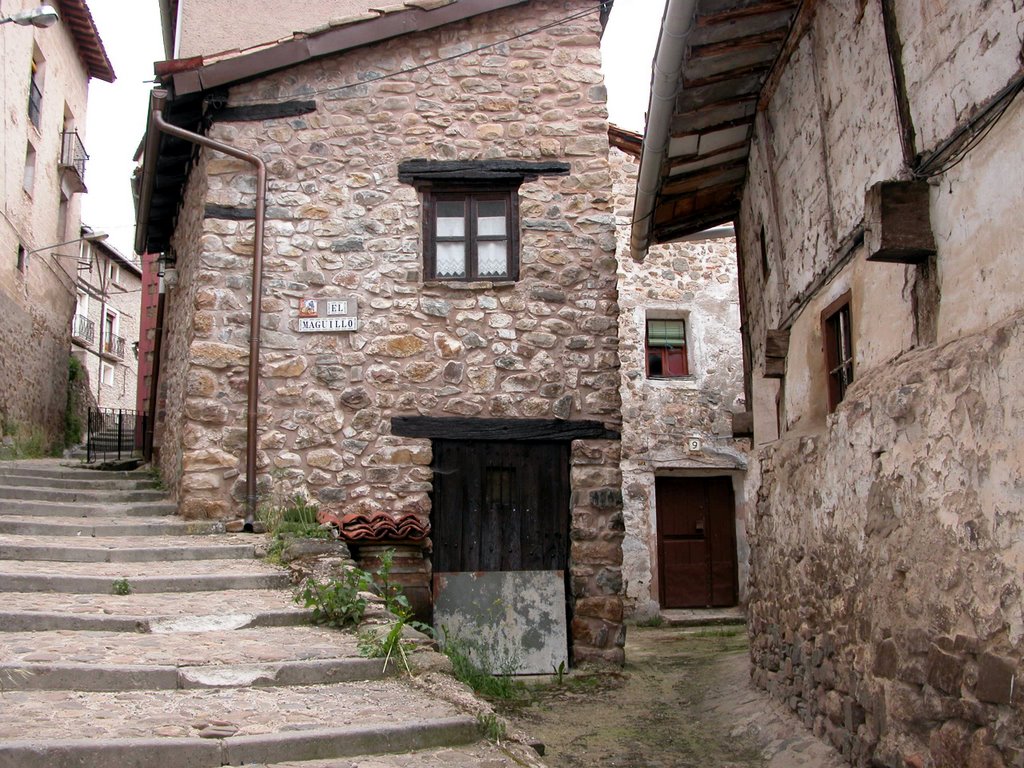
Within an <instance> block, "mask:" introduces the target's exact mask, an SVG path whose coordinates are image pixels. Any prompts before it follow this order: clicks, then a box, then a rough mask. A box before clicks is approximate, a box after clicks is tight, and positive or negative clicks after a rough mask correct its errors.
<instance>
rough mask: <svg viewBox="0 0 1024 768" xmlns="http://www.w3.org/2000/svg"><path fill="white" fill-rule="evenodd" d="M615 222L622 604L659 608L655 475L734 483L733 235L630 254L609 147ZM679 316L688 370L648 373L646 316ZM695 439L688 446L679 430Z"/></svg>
mask: <svg viewBox="0 0 1024 768" xmlns="http://www.w3.org/2000/svg"><path fill="white" fill-rule="evenodd" d="M611 157H612V169H613V174H614V177H615V185H614V191H615V215H616V220H617V222H618V226H619V244H618V262H619V272H618V274H619V307H620V314H619V356H620V358H621V361H622V369H621V373H622V376H621V382H622V383H621V387H620V395H621V397H622V415H623V425H622V476H623V484H622V488H623V514H624V518H625V540H624V542H623V558H624V563H623V577H624V580H625V594H626V612H627V614H629V615H632V616H635V617H636V618H638V619H644V618H648V617H650V616H652V615H655V614H656V613H657V612H658V595H659V587H658V576H657V574H658V564H657V543H658V535H657V514H656V499H655V493H654V485H655V478H656V476H657V475H658V474H665V473H676V474H678V473H680V472H691V473H700V474H714V473H716V472H717V473H720V474H729V475H733V476H734V477H736V479H737V482H736V488H737V490H739V491H740V494H739V495H738V497H737V507H738V509H739V510H742V509H743V499H742V488H743V483H742V477H743V470H745V468H746V456H745V452H746V451H747V450H749V447H750V446H749V441H748V440H734V439H733V438H732V419H731V416H730V414H731V412H734V411H744V410H746V401H745V397H744V394H743V353H742V346H741V340H740V332H739V293H738V287H737V281H736V273H737V264H736V243H735V239H734V238H731V237H729V238H721V239H716V240H694V241H691V242H683V243H672V244H668V245H655V246H652V247H651V248H650V250H649V251H648V253H647V256H646V257H645V258H644V260H643V262H639V263H638V262H636V261H634V260H633V259H632V257H631V256H630V249H629V232H630V221H631V219H632V212H633V196H634V194H635V190H636V172H637V163H636V160H635V159H634V158H632V157H631V156H630V155H628V154H627V153H625V152H622V151H621V150H619V149H612V154H611ZM648 316H651V317H679V318H685V320H686V331H687V343H688V358H689V371H690V374H691V375H690V376H687V377H685V378H681V379H664V380H655V379H649V378H647V375H646V366H645V354H644V353H645V338H646V336H645V334H646V321H647V317H648ZM691 437H697V438H700V440H701V450H699V451H692V452H691V451H689V450H688V449H687V443H686V441H687V438H691ZM743 529H744V523H743V513H742V511H741V512H740V514H739V519H738V520H737V536H738V544H739V561H740V564H741V565H740V571H741V573H740V585H741V593H742V591H743V589H744V587H745V583H746V578H745V574H746V560H747V557H746V552H747V547H746V540H745V536H744V530H743Z"/></svg>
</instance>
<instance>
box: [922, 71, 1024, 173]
mask: <svg viewBox="0 0 1024 768" xmlns="http://www.w3.org/2000/svg"><path fill="white" fill-rule="evenodd" d="M1022 90H1024V76H1018V77H1017V78H1016V79H1015V80H1014V81H1011V82H1010V83H1009V84H1008V85H1007V86H1006V87H1005V88H1003V91H1002V92H1001V93H999V94H997V95H996V97H995V98H994V99H993V100H992V101H991V102H990V103H989V104H988V106H987V107H985V109H984V110H982V112H981V113H980V114H978V115H977V116H976V117H975V118H974V119H973V120H971V121H970V122H969V123H968V124H967V125H966V126H965V130H964V131H963V132H962V133H958V134H955V135H954V136H951V137H950V138H949V139H947V140H946V142H944V143H943V144H942V145H941V146H940V147H938V149H936V150H935V152H933V153H932V154H931V155H930V156H929V157H928V159H927V160H925V161H923V162H920V163H918V165H917V167H916V168H913V169H912V170H911V175H912V176H913V177H914V178H915V179H931V178H934V177H935V176H941V175H942V174H944V173H948V172H949V171H951V170H952V169H953V168H955V167H956V166H958V165H959V164H960V163H962V162H963V161H964V160H965V159H966V158H967V156H968V155H969V154H970V153H971V151H972V150H973V149H974V148H975V147H977V146H978V145H979V144H980V143H981V142H982V141H984V140H985V137H986V136H988V134H989V133H991V131H992V129H993V128H995V126H996V124H997V123H998V122H999V121H1000V120H1001V119H1002V117H1003V115H1005V114H1006V111H1007V110H1008V109H1009V108H1010V105H1011V104H1012V103H1013V102H1014V100H1015V99H1016V98H1017V96H1018V95H1019V94H1020V92H1021V91H1022ZM947 153H948V154H947ZM943 158H944V159H945V162H943V163H942V164H941V165H939V166H937V167H933V163H935V162H936V161H938V160H940V159H943Z"/></svg>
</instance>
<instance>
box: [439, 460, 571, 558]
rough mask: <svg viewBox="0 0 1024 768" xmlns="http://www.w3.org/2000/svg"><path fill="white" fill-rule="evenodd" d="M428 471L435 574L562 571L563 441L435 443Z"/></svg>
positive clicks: (565, 545)
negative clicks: (431, 486) (431, 483)
mask: <svg viewBox="0 0 1024 768" xmlns="http://www.w3.org/2000/svg"><path fill="white" fill-rule="evenodd" d="M433 469H434V491H433V513H432V516H433V520H432V533H431V537H432V539H433V545H434V553H433V557H432V560H433V569H434V571H435V572H447V573H451V572H461V571H558V570H561V571H566V572H568V563H569V444H568V443H565V442H559V443H554V442H552V443H548V442H513V441H501V442H499V441H484V440H467V441H459V440H435V441H434V463H433Z"/></svg>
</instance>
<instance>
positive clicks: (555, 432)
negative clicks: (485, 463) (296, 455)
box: [391, 416, 620, 441]
mask: <svg viewBox="0 0 1024 768" xmlns="http://www.w3.org/2000/svg"><path fill="white" fill-rule="evenodd" d="M391 434H393V435H398V436H400V437H428V438H432V439H440V440H545V441H572V440H618V439H619V437H620V435H619V433H618V432H616V431H615V430H613V429H608V428H607V427H605V425H604V424H602V423H601V422H599V421H561V420H559V419H467V418H462V417H453V418H447V417H443V416H394V417H392V419H391Z"/></svg>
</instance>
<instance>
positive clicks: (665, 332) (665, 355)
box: [646, 319, 690, 379]
mask: <svg viewBox="0 0 1024 768" xmlns="http://www.w3.org/2000/svg"><path fill="white" fill-rule="evenodd" d="M646 351H647V355H646V356H647V377H648V378H650V379H672V378H678V377H680V376H689V375H690V365H689V362H688V360H687V355H686V321H685V320H682V319H675V320H660V319H658V320H653V319H649V320H648V321H647V336H646Z"/></svg>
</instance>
